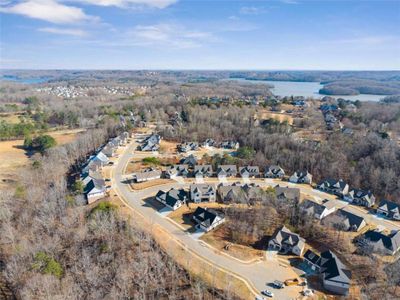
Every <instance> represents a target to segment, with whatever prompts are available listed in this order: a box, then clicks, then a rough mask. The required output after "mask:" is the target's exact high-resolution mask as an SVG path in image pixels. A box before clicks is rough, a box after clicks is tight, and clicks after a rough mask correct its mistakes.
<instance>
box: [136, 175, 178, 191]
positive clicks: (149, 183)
mask: <svg viewBox="0 0 400 300" xmlns="http://www.w3.org/2000/svg"><path fill="white" fill-rule="evenodd" d="M172 182H174V181H173V180H172V179H163V178H160V179H154V180H149V181H145V182H140V183H131V184H130V187H131V188H132V189H133V190H143V189H147V188H149V187H152V186H157V185H161V184H167V183H172Z"/></svg>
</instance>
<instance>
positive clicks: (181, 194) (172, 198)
mask: <svg viewBox="0 0 400 300" xmlns="http://www.w3.org/2000/svg"><path fill="white" fill-rule="evenodd" d="M186 197H187V196H186V192H185V190H184V189H179V190H178V189H174V188H172V189H170V190H169V191H168V192H164V191H158V193H157V195H156V198H159V199H160V200H161V201H162V202H164V203H165V204H167V205H168V206H170V207H174V206H175V204H176V203H177V202H183V201H185V200H186Z"/></svg>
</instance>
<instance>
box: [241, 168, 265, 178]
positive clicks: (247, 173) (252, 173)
mask: <svg viewBox="0 0 400 300" xmlns="http://www.w3.org/2000/svg"><path fill="white" fill-rule="evenodd" d="M239 174H240V176H241V177H242V178H256V177H258V176H259V175H260V169H259V168H258V167H257V166H246V167H239Z"/></svg>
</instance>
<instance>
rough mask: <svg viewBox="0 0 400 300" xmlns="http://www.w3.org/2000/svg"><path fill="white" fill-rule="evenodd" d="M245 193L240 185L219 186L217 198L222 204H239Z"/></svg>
mask: <svg viewBox="0 0 400 300" xmlns="http://www.w3.org/2000/svg"><path fill="white" fill-rule="evenodd" d="M244 193H245V192H244V191H243V189H242V186H241V185H237V184H233V185H222V184H221V185H219V186H218V197H219V199H220V201H222V202H238V201H239V202H240V199H243V198H244V197H245V194H244Z"/></svg>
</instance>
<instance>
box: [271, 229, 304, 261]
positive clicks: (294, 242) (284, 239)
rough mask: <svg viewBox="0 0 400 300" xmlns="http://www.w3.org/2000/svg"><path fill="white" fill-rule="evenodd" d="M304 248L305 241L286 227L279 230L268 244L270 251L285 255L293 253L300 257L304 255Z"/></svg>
mask: <svg viewBox="0 0 400 300" xmlns="http://www.w3.org/2000/svg"><path fill="white" fill-rule="evenodd" d="M304 246H305V240H304V239H303V238H302V237H300V236H299V235H298V234H296V233H293V232H291V231H290V230H289V229H288V228H286V227H285V226H281V227H280V228H278V229H277V230H276V231H275V233H274V234H273V235H272V237H271V239H270V240H269V242H268V250H271V251H279V252H280V253H283V254H287V253H293V254H295V255H298V256H301V254H302V253H303V250H304Z"/></svg>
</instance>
